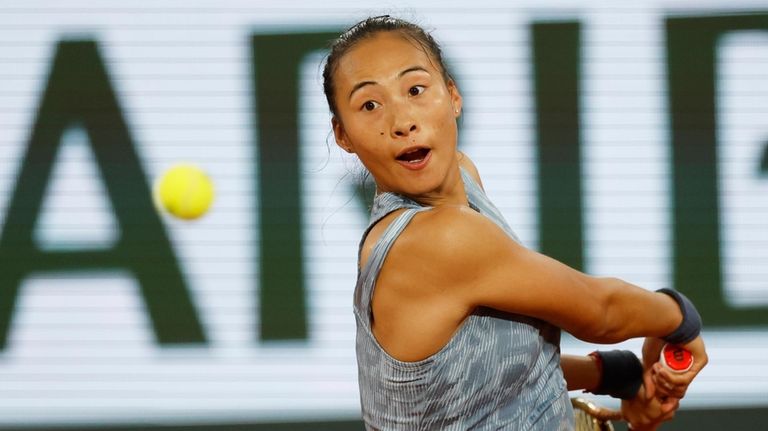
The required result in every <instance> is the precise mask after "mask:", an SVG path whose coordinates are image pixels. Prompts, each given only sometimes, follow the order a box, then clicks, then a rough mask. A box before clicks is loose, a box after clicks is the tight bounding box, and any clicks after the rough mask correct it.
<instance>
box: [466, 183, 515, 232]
mask: <svg viewBox="0 0 768 431" xmlns="http://www.w3.org/2000/svg"><path fill="white" fill-rule="evenodd" d="M461 179H462V180H463V181H464V190H465V191H466V193H467V200H468V201H469V205H470V206H471V207H472V208H474V209H475V210H476V211H478V212H479V213H480V214H483V215H485V216H486V217H488V218H490V219H491V220H492V221H493V222H494V223H496V225H497V226H499V227H500V228H502V229H503V230H504V231H505V232H506V233H507V234H508V235H509V236H510V237H512V239H514V240H515V241H516V242H518V243H519V242H520V239H519V238H518V237H517V235H515V232H514V231H513V230H512V227H511V226H509V224H508V223H507V221H506V219H504V216H503V215H502V214H501V211H499V209H498V208H496V205H494V204H493V202H491V200H490V199H489V198H488V195H486V194H485V191H483V189H482V188H481V187H480V184H478V183H477V182H476V181H475V179H474V178H472V175H470V174H469V173H467V171H466V170H465V169H464V168H461Z"/></svg>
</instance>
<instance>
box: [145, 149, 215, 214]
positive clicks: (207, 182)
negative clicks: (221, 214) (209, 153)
mask: <svg viewBox="0 0 768 431" xmlns="http://www.w3.org/2000/svg"><path fill="white" fill-rule="evenodd" d="M154 198H155V203H156V205H157V206H158V207H160V208H163V209H164V210H166V211H168V212H169V213H170V214H172V215H174V216H176V217H178V218H181V219H184V220H193V219H196V218H198V217H200V216H202V215H203V214H205V212H206V211H208V208H210V206H211V203H212V202H213V198H214V190H213V182H211V179H210V178H209V177H208V175H206V174H205V172H203V170H202V169H200V168H199V167H197V166H196V165H193V164H189V163H180V164H177V165H174V166H171V167H170V168H169V169H168V170H166V171H165V173H163V175H162V176H161V177H160V178H158V180H157V181H156V182H155V187H154Z"/></svg>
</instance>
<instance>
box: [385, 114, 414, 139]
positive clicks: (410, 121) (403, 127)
mask: <svg viewBox="0 0 768 431" xmlns="http://www.w3.org/2000/svg"><path fill="white" fill-rule="evenodd" d="M418 130H419V126H418V125H417V124H416V121H415V119H414V118H413V115H411V113H410V112H408V111H404V112H403V111H401V112H400V114H399V115H398V114H395V118H394V121H393V122H392V137H396V138H406V137H408V135H410V134H411V133H414V132H417V131H418Z"/></svg>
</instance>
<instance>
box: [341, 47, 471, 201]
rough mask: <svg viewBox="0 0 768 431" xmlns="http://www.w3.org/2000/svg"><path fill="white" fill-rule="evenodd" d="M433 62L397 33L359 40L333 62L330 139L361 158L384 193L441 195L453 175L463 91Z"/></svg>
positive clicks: (455, 170)
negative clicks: (333, 115)
mask: <svg viewBox="0 0 768 431" xmlns="http://www.w3.org/2000/svg"><path fill="white" fill-rule="evenodd" d="M437 67H438V66H437V64H436V62H435V61H434V60H433V59H431V58H430V57H429V56H428V55H427V54H426V53H425V52H424V50H423V49H421V47H420V46H419V45H418V44H417V43H416V42H414V41H411V40H409V39H407V38H405V37H404V36H403V35H401V34H400V33H397V32H383V33H379V34H377V35H375V36H373V37H371V38H369V39H365V40H363V41H361V42H359V43H358V44H357V45H356V46H355V47H354V48H352V49H351V50H350V51H349V52H347V53H346V54H345V55H344V56H343V57H342V58H341V59H340V60H339V63H338V67H337V69H336V72H335V75H334V83H335V87H336V94H335V95H334V98H335V101H336V106H337V117H338V118H334V119H333V121H332V122H333V131H334V135H335V137H336V143H337V144H338V145H339V146H340V147H342V148H343V149H345V150H347V151H349V152H352V153H355V154H356V155H357V156H358V157H359V158H360V160H361V162H362V163H363V165H365V167H366V168H367V169H368V171H370V172H371V174H372V175H373V177H374V179H375V180H376V183H377V185H378V187H379V189H380V190H382V191H391V192H398V193H402V194H405V195H408V196H417V197H418V196H422V197H429V196H439V195H440V193H442V192H443V191H444V189H445V188H446V187H448V186H449V184H448V183H449V182H450V180H451V179H452V178H454V177H453V176H457V175H458V174H457V172H458V164H457V152H456V136H457V127H456V117H458V115H459V112H460V111H461V95H460V94H459V92H458V90H457V88H456V86H455V85H454V83H453V82H452V81H451V82H448V83H446V82H445V80H444V79H443V74H442V71H441V70H439V69H437Z"/></svg>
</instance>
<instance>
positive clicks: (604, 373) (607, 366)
mask: <svg viewBox="0 0 768 431" xmlns="http://www.w3.org/2000/svg"><path fill="white" fill-rule="evenodd" d="M589 356H591V357H593V358H595V362H596V364H597V366H598V367H599V370H600V379H599V383H598V385H597V387H596V388H594V389H592V390H589V391H588V392H591V393H593V394H596V395H610V396H612V397H614V398H621V399H624V400H628V399H632V398H634V397H635V395H637V391H638V390H639V389H640V386H641V385H642V384H643V365H642V364H641V363H640V360H639V359H638V358H637V356H635V354H634V353H632V352H631V351H629V350H610V351H595V352H592V353H590V354H589Z"/></svg>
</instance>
